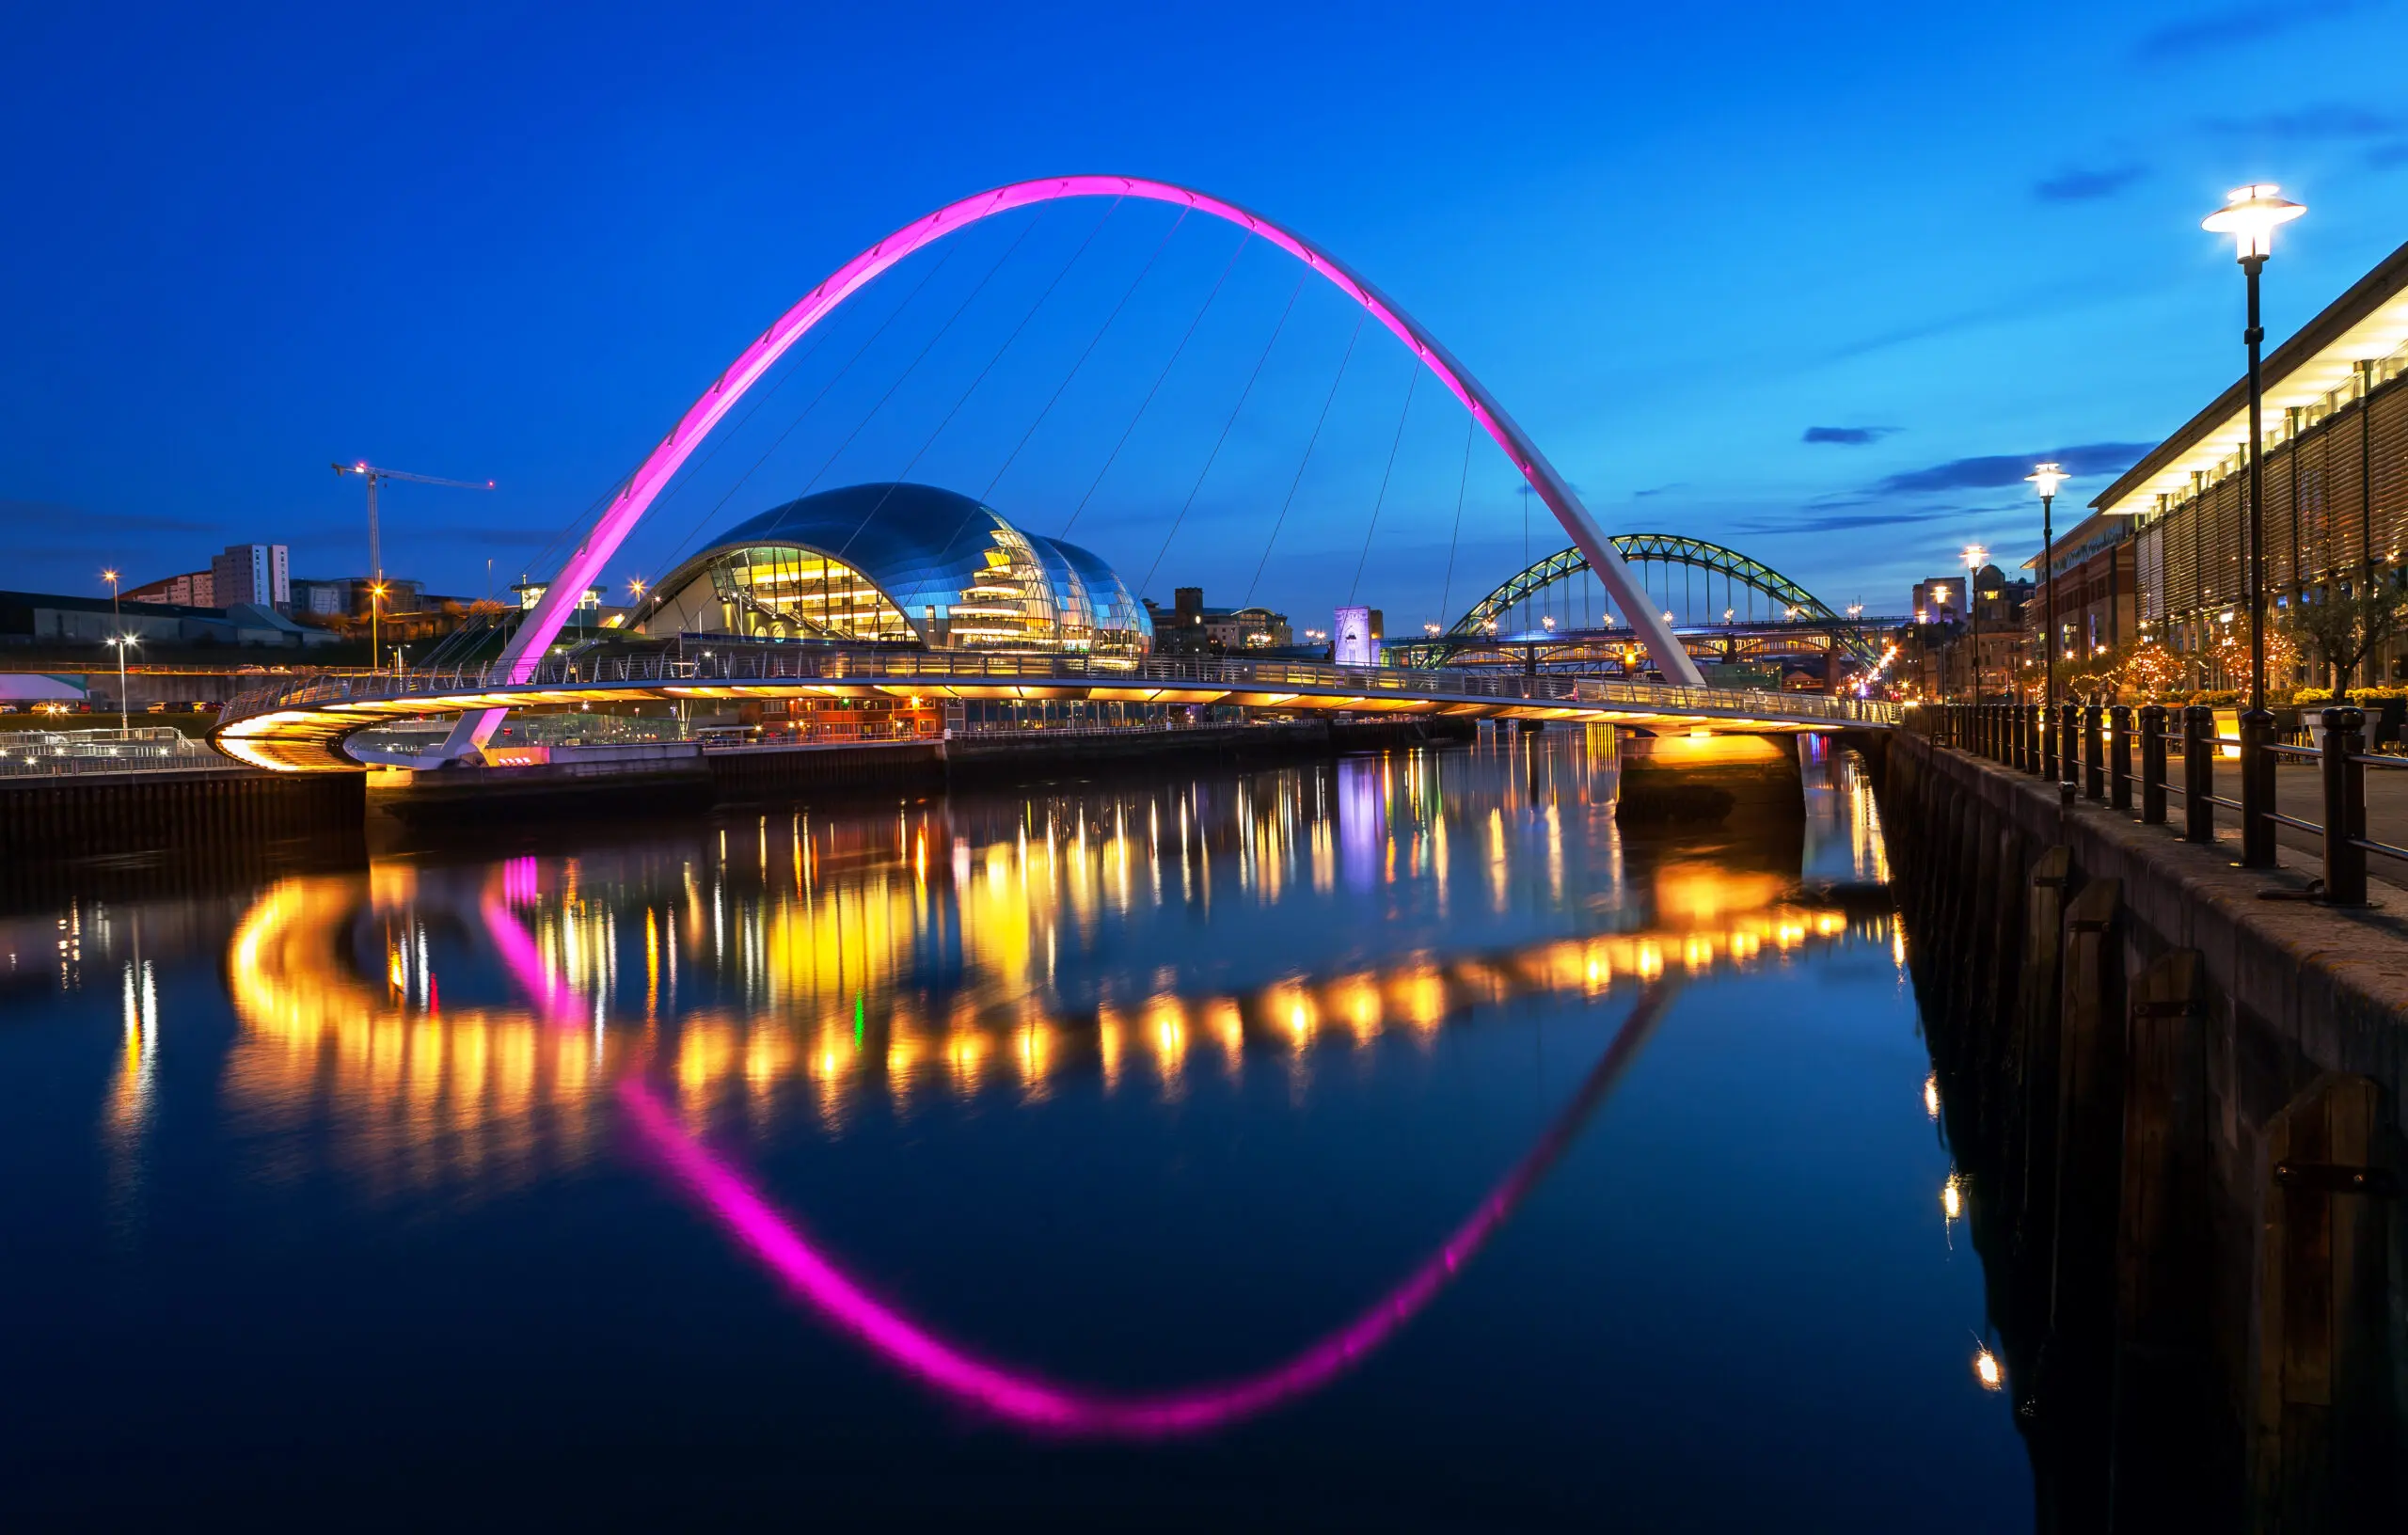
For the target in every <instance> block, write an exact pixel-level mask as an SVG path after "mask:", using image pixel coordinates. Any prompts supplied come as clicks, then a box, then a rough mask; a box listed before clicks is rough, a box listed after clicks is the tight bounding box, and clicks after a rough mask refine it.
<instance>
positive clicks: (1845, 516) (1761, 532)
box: [1739, 506, 2002, 538]
mask: <svg viewBox="0 0 2408 1535" xmlns="http://www.w3.org/2000/svg"><path fill="white" fill-rule="evenodd" d="M2001 511H2002V509H2001V508H1998V507H1994V506H1986V507H1974V508H1971V509H1968V508H1965V507H1955V506H1951V507H1933V508H1930V509H1929V510H1926V511H1922V512H1846V511H1837V510H1833V511H1824V512H1816V513H1814V514H1809V515H1806V516H1799V517H1781V518H1759V519H1758V520H1756V521H1754V522H1751V523H1744V524H1742V525H1741V526H1740V529H1739V530H1740V531H1741V532H1742V533H1745V534H1747V535H1748V536H1750V537H1751V538H1775V537H1779V536H1781V535H1782V534H1784V533H1836V532H1844V531H1846V530H1849V529H1852V528H1893V527H1905V526H1908V525H1910V524H1914V523H1927V522H1962V521H1964V520H1966V519H1967V518H1970V517H1989V516H1997V515H1999V514H2000V513H2001Z"/></svg>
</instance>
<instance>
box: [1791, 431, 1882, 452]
mask: <svg viewBox="0 0 2408 1535" xmlns="http://www.w3.org/2000/svg"><path fill="white" fill-rule="evenodd" d="M1897 430H1898V429H1897V428H1896V427H1894V426H1810V427H1808V428H1807V429H1806V435H1805V436H1803V437H1801V438H1800V439H1798V440H1800V441H1801V442H1831V443H1837V444H1839V445H1840V446H1841V447H1843V448H1862V447H1864V446H1865V445H1866V444H1868V443H1875V442H1879V441H1880V440H1881V439H1882V438H1883V437H1886V436H1888V435H1891V434H1892V433H1893V432H1895V431H1897Z"/></svg>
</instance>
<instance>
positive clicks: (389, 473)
mask: <svg viewBox="0 0 2408 1535" xmlns="http://www.w3.org/2000/svg"><path fill="white" fill-rule="evenodd" d="M334 469H335V473H337V474H356V475H357V476H359V477H360V478H361V479H362V480H365V481H367V482H368V565H369V568H370V569H371V570H372V571H373V572H374V573H375V574H374V575H373V576H372V577H370V578H369V587H368V656H369V659H370V660H371V662H375V661H376V658H377V655H378V651H377V646H378V644H379V643H380V636H379V634H378V632H377V631H378V627H379V625H378V620H379V619H380V618H381V617H382V616H383V615H382V613H381V612H380V611H379V609H382V608H383V607H384V605H385V551H384V547H383V546H382V545H381V544H380V543H379V542H378V539H377V532H376V487H377V486H379V485H381V484H383V483H385V482H386V481H388V480H404V481H407V482H408V483H411V484H413V485H449V486H450V487H452V489H453V490H491V489H492V488H493V482H492V481H490V480H488V481H486V482H485V483H483V484H482V485H481V484H478V483H476V482H475V481H473V480H445V479H442V478H440V477H439V476H436V475H432V474H411V473H409V472H407V471H406V470H404V469H382V468H378V467H376V466H375V465H373V464H371V463H369V462H368V461H367V460H366V459H364V458H363V459H361V460H359V461H358V462H357V463H355V464H337V465H336V466H335V467H334Z"/></svg>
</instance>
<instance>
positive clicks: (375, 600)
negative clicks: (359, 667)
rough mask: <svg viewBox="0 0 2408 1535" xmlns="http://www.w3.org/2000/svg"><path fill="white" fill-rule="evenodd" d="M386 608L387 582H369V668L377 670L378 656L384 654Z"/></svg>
mask: <svg viewBox="0 0 2408 1535" xmlns="http://www.w3.org/2000/svg"><path fill="white" fill-rule="evenodd" d="M384 610H385V583H384V582H382V581H371V582H369V583H368V669H369V670H370V671H372V672H373V671H374V670H376V661H377V658H378V657H380V656H382V655H383V654H384V632H383V629H382V627H381V620H382V619H383V618H384Z"/></svg>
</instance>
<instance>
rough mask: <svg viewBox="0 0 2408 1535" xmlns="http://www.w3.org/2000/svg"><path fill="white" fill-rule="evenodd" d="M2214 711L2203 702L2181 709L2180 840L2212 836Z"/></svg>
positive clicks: (2211, 839)
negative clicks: (2211, 798)
mask: <svg viewBox="0 0 2408 1535" xmlns="http://www.w3.org/2000/svg"><path fill="white" fill-rule="evenodd" d="M2215 729H2216V715H2215V711H2214V710H2213V709H2210V708H2209V707H2208V706H2207V705H2206V704H2191V705H2189V706H2188V707H2186V708H2185V709H2183V711H2182V840H2183V841H2185V842H2213V841H2215V840H2216V807H2215V806H2214V805H2213V804H2211V803H2210V800H2209V797H2210V796H2211V795H2213V794H2214V793H2215V792H2216V767H2215V760H2216V758H2215V753H2216V749H2215V740H2214V736H2215Z"/></svg>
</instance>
